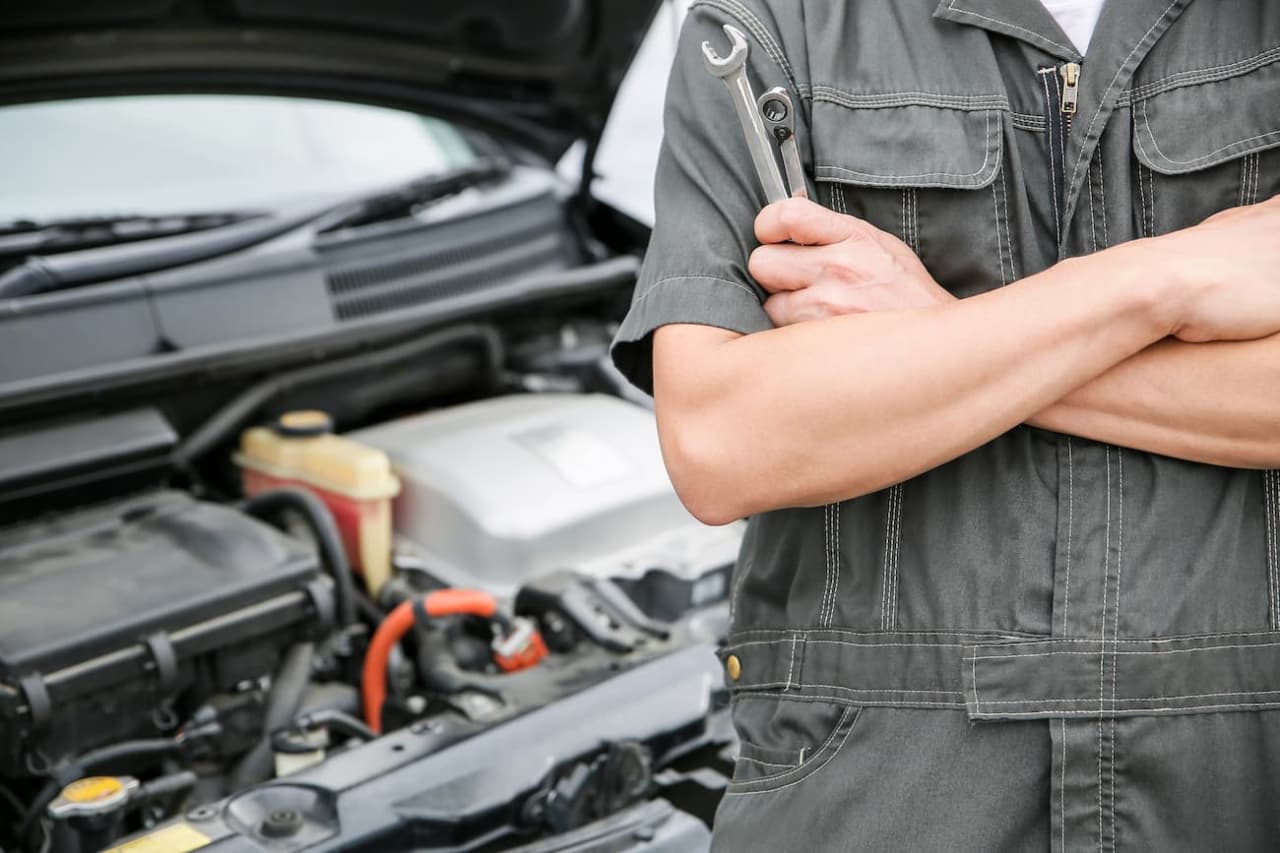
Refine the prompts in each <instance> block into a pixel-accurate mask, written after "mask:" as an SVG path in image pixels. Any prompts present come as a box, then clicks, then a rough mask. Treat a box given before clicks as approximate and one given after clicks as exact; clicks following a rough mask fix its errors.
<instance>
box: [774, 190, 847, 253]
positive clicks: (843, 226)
mask: <svg viewBox="0 0 1280 853" xmlns="http://www.w3.org/2000/svg"><path fill="white" fill-rule="evenodd" d="M856 223H857V220H856V219H854V218H853V217H851V216H844V215H842V214H839V213H836V212H835V211H834V210H828V209H827V208H825V207H823V206H822V205H820V204H815V203H814V202H812V201H809V200H808V199H804V198H789V199H785V200H783V201H777V202H774V203H773V204H770V205H768V206H767V207H765V209H764V210H762V211H760V213H759V215H758V216H756V239H757V240H759V241H760V242H761V243H799V244H801V245H804V246H814V245H826V244H829V243H838V242H840V241H841V240H843V239H845V238H846V237H848V236H849V235H850V234H852V233H853V232H854V230H855V229H856V227H857V225H856Z"/></svg>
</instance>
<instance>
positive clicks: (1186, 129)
mask: <svg viewBox="0 0 1280 853" xmlns="http://www.w3.org/2000/svg"><path fill="white" fill-rule="evenodd" d="M1278 88H1280V50H1274V49H1273V50H1270V51H1267V52H1266V53H1265V54H1260V55H1259V56H1258V57H1254V58H1253V59H1249V60H1244V61H1241V62H1237V63H1233V64H1231V65H1225V66H1222V67H1220V68H1212V69H1206V70H1203V71H1202V70H1198V69H1190V70H1187V71H1183V72H1180V73H1177V74H1172V75H1169V76H1167V77H1165V78H1163V79H1161V80H1158V81H1155V82H1153V83H1147V84H1143V85H1138V86H1135V87H1134V88H1133V90H1132V92H1131V94H1130V99H1131V105H1130V109H1131V112H1132V120H1133V153H1134V158H1135V160H1136V165H1135V167H1134V168H1135V171H1134V175H1133V183H1134V187H1133V199H1132V207H1133V210H1134V211H1135V213H1134V218H1135V220H1136V222H1135V226H1136V229H1137V233H1139V234H1141V235H1143V236H1152V235H1155V234H1163V233H1166V232H1169V231H1176V230H1178V229H1180V228H1186V227H1188V226H1191V225H1195V224H1197V223H1199V222H1201V221H1203V220H1204V219H1206V218H1207V217H1209V216H1211V215H1212V214H1214V213H1217V212H1218V211H1220V210H1224V209H1226V208H1229V207H1235V206H1237V205H1244V204H1253V203H1254V202H1258V201H1263V200H1264V199H1267V198H1270V197H1271V196H1272V195H1275V194H1276V192H1278V191H1280V111H1277V110H1276V108H1275V93H1276V91H1277V89H1278Z"/></svg>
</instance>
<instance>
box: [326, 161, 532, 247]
mask: <svg viewBox="0 0 1280 853" xmlns="http://www.w3.org/2000/svg"><path fill="white" fill-rule="evenodd" d="M510 171H511V163H510V162H509V161H507V160H505V159H500V158H497V157H482V158H480V159H478V160H475V161H473V162H471V163H468V164H467V165H465V166H459V167H458V168H455V169H451V170H449V171H447V172H437V173H435V174H431V175H427V176H425V177H421V178H417V179H414V180H411V181H408V182H407V183H405V184H403V185H401V186H398V187H396V188H394V189H391V190H384V191H380V192H375V193H369V194H368V195H364V196H358V197H356V198H354V199H350V200H348V201H345V202H342V203H341V204H338V205H337V206H335V207H334V208H333V209H332V210H330V211H329V212H328V213H327V214H326V215H324V216H322V217H320V219H319V220H317V222H316V233H317V234H325V233H328V232H330V231H337V230H338V229H339V228H353V227H356V226H359V225H367V224H369V223H371V222H378V221H380V220H383V219H390V218H392V217H395V216H401V215H404V214H406V213H408V212H409V211H411V210H414V209H415V208H418V207H421V206H422V205H425V204H430V203H431V202H433V201H439V200H440V199H442V198H447V197H448V196H452V195H457V194H458V193H460V192H462V191H463V190H465V189H467V188H468V187H473V186H475V185H477V184H481V183H485V182H486V181H492V180H497V179H499V178H503V177H506V175H507V173H509V172H510Z"/></svg>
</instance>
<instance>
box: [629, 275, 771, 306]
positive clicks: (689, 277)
mask: <svg viewBox="0 0 1280 853" xmlns="http://www.w3.org/2000/svg"><path fill="white" fill-rule="evenodd" d="M676 281H718V282H720V283H721V284H729V285H733V286H734V287H736V288H738V289H739V290H745V291H746V292H747V293H750V294H751V298H752V299H754V300H756V301H757V302H759V301H760V297H759V296H757V295H756V292H755V291H754V290H752V289H751V288H750V287H748V286H747V285H745V284H743V283H742V282H740V281H734V280H733V279H729V278H717V277H716V276H714V275H669V276H665V277H663V278H660V279H658V280H657V281H655V282H654V283H653V284H651V285H649V286H648V287H646V288H645V291H644V293H642V294H641V295H640V296H638V297H636V299H635V301H634V302H632V303H631V304H632V306H633V307H634V306H636V305H639V304H640V303H641V302H644V301H645V300H646V299H648V298H649V297H650V296H652V295H653V292H654V291H655V290H657V289H658V287H659V285H664V284H670V283H672V282H676Z"/></svg>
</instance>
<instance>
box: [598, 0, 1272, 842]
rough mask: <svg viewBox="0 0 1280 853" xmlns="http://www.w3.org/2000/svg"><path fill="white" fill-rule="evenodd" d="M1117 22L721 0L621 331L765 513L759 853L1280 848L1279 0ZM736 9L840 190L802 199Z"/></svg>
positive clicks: (756, 779)
mask: <svg viewBox="0 0 1280 853" xmlns="http://www.w3.org/2000/svg"><path fill="white" fill-rule="evenodd" d="M1046 2H1047V0H1046ZM1051 5H1053V6H1054V7H1064V6H1081V5H1085V6H1087V5H1089V4H1087V3H1085V4H1082V3H1080V2H1077V3H1072V4H1067V3H1053V4H1051ZM1093 5H1097V4H1093ZM1057 11H1059V12H1060V13H1061V12H1065V11H1070V10H1064V9H1062V8H1057ZM1081 14H1083V15H1085V16H1086V18H1087V14H1088V13H1087V10H1086V11H1084V12H1082V13H1081ZM1064 20H1066V19H1064ZM1088 23H1090V22H1088V21H1087V20H1086V22H1085V23H1084V25H1083V26H1080V19H1078V18H1071V19H1070V20H1069V24H1070V28H1071V29H1072V30H1073V31H1074V32H1075V34H1076V35H1075V38H1072V37H1070V36H1068V34H1067V32H1065V31H1064V27H1063V26H1062V24H1060V23H1059V22H1058V21H1057V20H1056V19H1055V17H1054V15H1053V14H1052V13H1051V12H1050V11H1049V9H1048V8H1047V7H1046V5H1045V4H1042V3H1041V2H1037V0H942V2H941V3H940V4H939V3H938V2H937V0H898V2H892V3H886V2H879V0H847V2H837V1H836V0H822V2H811V3H804V4H799V3H787V2H783V0H695V2H694V4H693V8H692V10H691V12H690V14H689V17H688V19H687V21H686V23H685V26H684V31H683V34H682V38H681V42H680V44H679V46H678V49H677V58H676V62H675V67H674V70H673V74H672V78H671V82H670V88H669V90H668V95H667V106H666V113H665V133H666V136H665V141H664V144H663V149H662V154H661V158H660V163H659V167H658V174H657V186H656V209H657V223H656V226H655V229H654V232H653V237H652V243H651V245H650V248H649V251H648V253H647V256H646V260H645V265H644V268H643V272H642V275H641V277H640V281H639V283H638V285H637V289H636V294H635V297H634V301H633V304H632V308H631V311H630V313H629V315H628V317H627V318H626V321H625V322H624V323H623V325H622V327H621V329H620V331H619V333H618V336H617V340H616V342H615V347H614V357H615V360H616V362H617V364H618V365H619V367H620V368H621V369H623V370H624V371H625V372H626V373H627V374H628V375H629V376H630V377H631V378H632V379H633V381H635V382H636V383H637V384H638V385H639V386H640V387H642V388H646V389H652V390H653V392H654V394H655V397H656V405H657V414H658V425H659V432H660V437H661V441H662V446H663V452H664V455H665V458H666V462H667V466H668V469H669V471H670V474H671V478H672V480H673V482H674V483H675V486H676V488H677V490H678V491H679V493H680V496H681V497H682V499H683V500H684V502H685V504H686V505H687V506H688V507H689V509H690V510H691V511H692V512H693V513H694V514H695V515H696V516H698V517H699V518H701V519H702V520H704V521H707V522H710V523H713V524H714V523H724V522H728V521H730V520H732V519H737V518H743V517H748V516H749V517H750V518H751V520H750V524H749V527H748V532H747V535H746V541H745V543H744V546H743V551H742V554H741V559H740V561H739V564H738V567H737V574H736V576H735V579H734V583H733V592H732V610H733V613H732V619H731V627H730V633H729V636H728V640H727V644H726V648H725V649H724V662H725V670H726V678H727V684H728V685H729V687H730V688H731V689H732V692H733V717H734V725H735V727H736V729H737V732H738V734H739V737H740V740H741V753H740V756H739V758H738V761H737V764H736V767H735V770H734V778H733V780H732V782H731V783H730V785H729V788H728V791H727V793H726V795H725V797H724V799H723V801H722V803H721V806H720V809H719V812H718V814H717V820H716V826H715V847H716V849H718V850H722V851H734V852H735V853H738V852H739V851H754V850H762V851H764V850H767V851H777V850H830V849H839V850H860V851H861V850H975V851H978V850H980V851H988V850H1046V849H1052V850H1055V851H1068V850H1095V849H1096V850H1121V849H1128V850H1187V849H1196V850H1204V849H1221V850H1232V851H1248V850H1266V849H1275V848H1276V846H1277V845H1280V808H1277V805H1276V804H1277V803H1278V802H1280V762H1277V761H1275V760H1273V757H1274V756H1275V755H1276V754H1277V750H1280V714H1277V713H1276V709H1278V708H1280V631H1278V630H1277V628H1278V626H1277V620H1278V619H1280V583H1278V579H1277V577H1278V569H1280V566H1278V565H1277V564H1278V563H1280V560H1278V558H1277V553H1278V543H1277V531H1276V526H1277V516H1278V515H1280V481H1277V478H1276V475H1275V473H1274V472H1273V471H1271V470H1269V469H1272V468H1276V467H1280V394H1277V388H1280V336H1277V332H1280V237H1278V236H1277V235H1280V201H1278V200H1277V199H1276V198H1274V197H1273V195H1274V193H1275V192H1276V191H1277V189H1280V148H1277V146H1280V110H1278V109H1277V106H1276V105H1277V100H1276V99H1277V96H1278V95H1280V4H1276V3H1274V2H1269V0H1237V2H1233V3H1230V4H1228V3H1226V2H1224V0H1219V2H1215V0H1198V2H1190V0H1172V2H1171V0H1125V2H1111V3H1108V4H1106V5H1105V7H1104V8H1102V11H1101V17H1100V18H1099V19H1098V20H1097V22H1096V28H1095V29H1094V30H1093V32H1092V37H1091V38H1090V37H1089V36H1088V34H1087V33H1088ZM725 24H730V25H732V26H734V27H737V28H738V29H740V30H741V31H742V32H743V33H745V34H746V35H747V37H748V41H749V46H750V55H749V69H748V70H749V76H750V79H751V80H752V81H753V84H754V86H755V87H756V91H757V92H760V91H762V90H763V89H765V88H768V87H773V86H782V87H785V88H786V89H787V90H788V91H789V92H790V93H791V94H792V96H793V98H794V100H795V102H796V104H797V106H798V107H800V109H799V112H800V113H801V115H800V116H799V119H798V122H797V124H798V127H797V133H798V134H799V136H800V147H801V150H802V154H803V158H804V165H805V170H806V172H807V174H808V176H809V178H810V179H811V180H812V183H811V185H810V190H809V192H810V196H811V198H812V199H813V201H806V200H803V199H799V198H793V199H788V200H786V201H781V202H778V203H775V204H772V205H769V206H767V207H765V208H764V209H763V211H762V210H761V207H762V205H763V203H764V194H763V192H762V190H761V188H760V185H759V181H758V180H757V179H756V177H755V173H754V172H753V170H752V166H751V161H750V159H749V156H748V151H747V147H746V143H745V141H744V138H743V134H742V131H741V129H740V128H739V127H738V123H737V120H736V118H735V114H734V112H733V107H732V104H731V102H730V99H729V97H728V96H727V93H726V91H725V87H724V86H723V85H722V83H721V82H720V81H719V80H717V79H715V78H714V77H713V76H711V75H710V74H708V73H707V70H706V69H705V68H704V63H703V55H702V52H701V50H700V44H701V43H702V42H703V41H707V42H710V43H711V45H712V46H713V47H714V48H716V49H717V50H719V51H720V52H721V53H723V52H724V51H725V49H726V45H727V44H728V42H727V40H726V35H725V33H724V31H723V25H725ZM1082 32H1083V33H1084V34H1083V35H1082V34H1081V33H1082ZM1077 45H1078V47H1077ZM1086 49H1087V53H1086V52H1085V51H1086ZM757 214H758V215H757Z"/></svg>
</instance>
